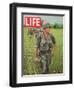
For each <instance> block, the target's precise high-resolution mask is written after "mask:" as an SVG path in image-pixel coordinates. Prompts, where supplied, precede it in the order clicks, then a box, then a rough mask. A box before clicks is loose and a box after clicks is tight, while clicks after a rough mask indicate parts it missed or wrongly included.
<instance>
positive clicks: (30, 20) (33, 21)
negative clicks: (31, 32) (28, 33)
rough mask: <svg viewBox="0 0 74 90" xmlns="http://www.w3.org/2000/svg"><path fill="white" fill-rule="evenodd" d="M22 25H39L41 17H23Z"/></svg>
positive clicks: (35, 26)
mask: <svg viewBox="0 0 74 90" xmlns="http://www.w3.org/2000/svg"><path fill="white" fill-rule="evenodd" d="M24 26H25V27H32V28H40V27H41V18H40V17H24Z"/></svg>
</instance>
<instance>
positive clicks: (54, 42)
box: [51, 35, 56, 44]
mask: <svg viewBox="0 0 74 90" xmlns="http://www.w3.org/2000/svg"><path fill="white" fill-rule="evenodd" d="M51 39H52V42H53V44H56V41H55V37H54V36H53V35H51Z"/></svg>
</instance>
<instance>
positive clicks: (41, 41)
mask: <svg viewBox="0 0 74 90" xmlns="http://www.w3.org/2000/svg"><path fill="white" fill-rule="evenodd" d="M36 38H37V48H39V51H40V53H39V56H40V62H41V66H42V73H43V74H45V73H48V66H49V64H50V63H51V48H53V45H54V44H55V38H54V37H53V35H51V34H50V33H48V38H47V39H45V38H43V37H41V35H40V32H39V33H37V37H36Z"/></svg>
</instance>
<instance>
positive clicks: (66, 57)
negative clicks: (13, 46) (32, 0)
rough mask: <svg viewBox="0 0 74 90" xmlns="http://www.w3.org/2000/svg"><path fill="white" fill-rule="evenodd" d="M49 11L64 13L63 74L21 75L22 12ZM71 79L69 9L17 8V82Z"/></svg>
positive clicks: (50, 12)
mask: <svg viewBox="0 0 74 90" xmlns="http://www.w3.org/2000/svg"><path fill="white" fill-rule="evenodd" d="M25 12H26V13H33V12H34V13H48V14H64V15H65V16H64V22H63V25H64V29H63V36H64V37H63V64H64V68H63V70H64V73H63V74H47V75H32V76H30V77H27V76H23V77H22V76H21V70H22V69H21V67H22V66H21V65H22V64H21V62H22V61H21V56H22V55H21V30H22V27H21V25H22V24H21V19H22V18H21V13H25ZM64 80H69V11H68V10H59V9H58V10H55V9H40V8H26V7H25V8H24V7H23V8H22V7H18V8H17V83H31V82H45V81H50V82H51V81H64Z"/></svg>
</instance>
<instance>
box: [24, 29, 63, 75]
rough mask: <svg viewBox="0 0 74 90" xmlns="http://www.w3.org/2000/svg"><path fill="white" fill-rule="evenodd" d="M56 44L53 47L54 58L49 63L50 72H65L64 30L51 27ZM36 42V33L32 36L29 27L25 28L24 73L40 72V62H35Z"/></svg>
mask: <svg viewBox="0 0 74 90" xmlns="http://www.w3.org/2000/svg"><path fill="white" fill-rule="evenodd" d="M51 33H52V34H53V35H54V37H55V40H56V45H55V47H54V48H53V54H52V60H51V64H50V65H49V74H53V73H55V74H57V73H62V72H63V30H62V29H51ZM35 44H36V40H35V37H34V35H33V36H32V37H30V35H28V31H27V29H23V74H24V75H33V74H40V71H41V68H40V63H35V60H34V59H35Z"/></svg>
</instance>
